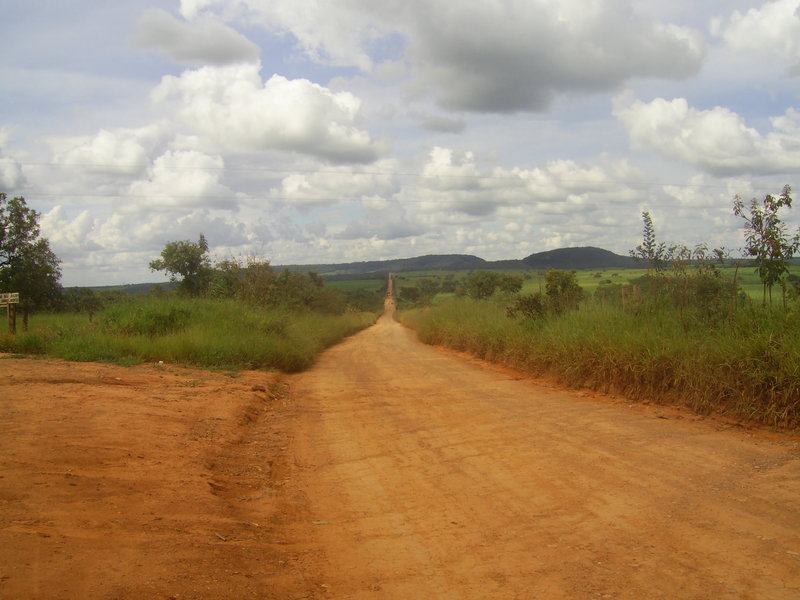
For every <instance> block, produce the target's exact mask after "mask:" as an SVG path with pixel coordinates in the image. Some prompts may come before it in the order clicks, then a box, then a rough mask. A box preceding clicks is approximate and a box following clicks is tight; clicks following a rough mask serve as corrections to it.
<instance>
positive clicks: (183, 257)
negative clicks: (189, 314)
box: [150, 233, 212, 296]
mask: <svg viewBox="0 0 800 600" xmlns="http://www.w3.org/2000/svg"><path fill="white" fill-rule="evenodd" d="M150 270H151V271H165V272H166V273H167V275H169V279H170V281H178V278H179V277H182V279H181V281H180V283H179V284H178V289H179V290H180V291H181V292H182V293H185V294H187V295H189V296H200V295H202V294H205V293H206V291H207V290H208V286H209V283H210V281H211V275H212V269H211V262H210V260H209V258H208V242H207V241H206V238H205V236H204V235H203V234H202V233H201V234H200V239H199V240H198V241H197V243H196V244H195V243H194V242H190V241H189V240H182V241H179V242H169V243H167V245H166V246H164V249H163V250H162V251H161V258H158V259H156V260H152V261H150Z"/></svg>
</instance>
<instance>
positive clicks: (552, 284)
mask: <svg viewBox="0 0 800 600" xmlns="http://www.w3.org/2000/svg"><path fill="white" fill-rule="evenodd" d="M583 297H584V292H583V288H581V286H580V285H579V284H578V280H577V271H561V270H557V269H549V270H548V271H547V274H546V275H545V293H544V294H542V293H541V292H536V293H535V294H531V295H520V296H517V297H516V298H515V299H514V302H513V303H512V304H511V306H509V308H508V310H507V314H508V316H509V317H511V318H514V317H517V316H520V317H524V318H527V319H538V318H541V317H543V316H544V315H546V314H547V313H562V312H564V311H566V310H575V309H576V308H578V305H579V304H580V302H581V300H582V299H583Z"/></svg>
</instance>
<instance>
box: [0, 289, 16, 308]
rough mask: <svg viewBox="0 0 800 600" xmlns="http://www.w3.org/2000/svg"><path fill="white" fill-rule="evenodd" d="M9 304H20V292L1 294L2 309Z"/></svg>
mask: <svg viewBox="0 0 800 600" xmlns="http://www.w3.org/2000/svg"><path fill="white" fill-rule="evenodd" d="M9 304H19V292H2V293H0V308H1V307H3V306H8V305H9Z"/></svg>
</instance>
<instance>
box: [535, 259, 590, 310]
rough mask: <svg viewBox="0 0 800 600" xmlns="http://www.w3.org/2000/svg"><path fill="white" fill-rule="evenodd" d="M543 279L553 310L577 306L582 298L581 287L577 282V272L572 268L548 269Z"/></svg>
mask: <svg viewBox="0 0 800 600" xmlns="http://www.w3.org/2000/svg"><path fill="white" fill-rule="evenodd" d="M544 281H545V283H544V289H545V292H546V293H547V298H548V300H549V303H550V306H551V308H552V310H553V311H554V312H557V313H560V312H563V311H565V310H568V309H574V308H577V307H578V304H580V301H581V300H582V299H583V288H582V287H581V286H580V285H579V284H578V274H577V272H576V271H574V270H572V271H559V270H557V269H549V270H548V271H547V275H545V279H544Z"/></svg>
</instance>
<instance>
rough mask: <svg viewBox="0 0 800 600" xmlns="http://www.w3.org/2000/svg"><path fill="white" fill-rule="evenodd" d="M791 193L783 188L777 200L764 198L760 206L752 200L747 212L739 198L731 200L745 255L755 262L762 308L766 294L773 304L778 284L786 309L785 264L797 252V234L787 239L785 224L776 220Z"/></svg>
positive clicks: (788, 203) (799, 239)
mask: <svg viewBox="0 0 800 600" xmlns="http://www.w3.org/2000/svg"><path fill="white" fill-rule="evenodd" d="M791 192H792V188H791V187H789V186H788V185H786V186H784V188H783V191H782V192H781V194H780V196H778V197H777V198H776V197H775V196H772V195H770V194H767V196H766V197H765V198H764V200H763V202H761V203H760V204H759V202H758V200H756V199H755V198H753V199H751V200H750V206H749V207H748V209H745V206H744V202H743V201H742V199H741V198H740V197H739V196H735V197H734V200H733V214H735V215H736V216H738V217H742V219H744V222H745V225H744V235H745V252H746V253H747V254H748V255H749V256H752V257H754V258H755V261H756V272H757V273H758V276H759V278H760V279H761V284H762V286H763V299H762V304H763V305H766V303H767V294H769V300H770V304H772V288H773V287H774V285H775V284H776V283H780V285H781V288H782V289H783V301H784V306H785V304H786V281H785V276H786V274H787V273H788V271H789V268H788V266H787V263H788V261H789V260H791V258H792V257H793V256H794V253H795V252H797V251H798V249H800V231H799V232H798V233H796V234H795V235H794V236H792V237H790V236H789V235H788V234H787V232H786V224H785V223H783V221H781V219H780V216H778V211H780V209H781V208H783V207H784V206H785V207H787V208H791V206H792V198H791V196H790V195H789V194H791Z"/></svg>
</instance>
